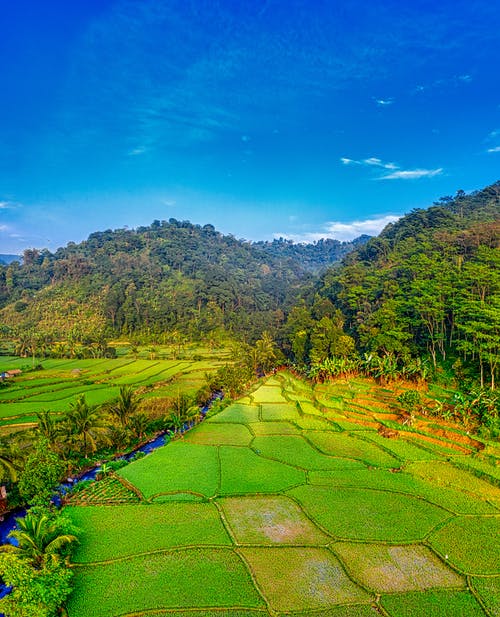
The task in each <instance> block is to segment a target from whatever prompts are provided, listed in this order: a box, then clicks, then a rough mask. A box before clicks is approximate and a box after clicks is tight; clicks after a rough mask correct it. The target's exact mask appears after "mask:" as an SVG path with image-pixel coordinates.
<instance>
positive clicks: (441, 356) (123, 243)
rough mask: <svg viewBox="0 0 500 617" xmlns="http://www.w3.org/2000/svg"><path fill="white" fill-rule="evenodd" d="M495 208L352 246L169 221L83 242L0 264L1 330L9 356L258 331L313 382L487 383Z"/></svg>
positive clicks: (493, 318) (495, 357)
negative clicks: (356, 374)
mask: <svg viewBox="0 0 500 617" xmlns="http://www.w3.org/2000/svg"><path fill="white" fill-rule="evenodd" d="M499 214H500V183H498V182H497V183H495V184H493V185H491V186H489V187H487V188H485V189H484V190H481V191H476V192H474V193H471V194H465V193H464V192H463V191H458V192H457V194H456V196H455V197H443V198H441V199H440V200H439V201H438V202H436V203H435V204H434V205H433V206H431V207H430V208H428V209H417V210H414V211H412V212H410V213H409V214H408V215H406V216H405V217H403V218H401V219H400V220H399V221H397V222H396V223H393V224H390V225H388V226H387V227H386V228H385V229H384V230H383V231H382V233H381V234H380V235H379V236H378V237H376V238H371V239H369V238H368V237H366V236H365V237H361V238H359V239H358V240H357V241H354V242H353V243H340V242H338V241H335V240H324V241H320V242H317V243H315V244H312V245H303V244H294V243H292V242H290V241H287V240H283V239H280V240H275V241H273V242H258V243H251V242H247V241H244V240H238V239H236V238H234V237H233V236H230V235H229V236H225V235H222V234H221V233H219V232H217V231H216V230H215V229H214V227H213V226H212V225H205V226H203V227H202V226H199V225H193V224H191V223H189V222H187V221H182V222H181V221H177V220H175V219H170V220H169V221H168V222H167V221H154V222H153V224H152V225H151V226H149V227H140V228H138V229H135V230H128V229H118V230H115V231H111V230H108V231H103V232H96V233H93V234H91V235H90V236H89V238H88V239H87V240H86V241H84V242H82V243H80V244H75V243H69V244H68V245H67V246H66V247H64V248H60V249H58V250H57V251H55V252H54V253H51V252H49V251H48V250H35V249H33V250H26V251H25V252H24V255H23V263H22V264H20V263H19V262H13V263H11V264H9V265H4V266H0V320H1V324H2V326H1V327H2V329H3V336H4V338H7V339H9V338H10V339H11V340H13V341H15V342H16V345H17V352H18V353H19V354H20V355H35V354H36V355H44V354H49V353H51V354H60V355H69V356H74V355H80V356H81V355H82V354H84V355H85V354H87V355H89V356H92V355H105V354H112V352H113V350H112V349H110V348H109V346H108V342H109V341H110V340H112V339H114V338H117V337H120V336H122V337H127V338H129V339H130V340H132V341H133V342H135V343H137V344H139V343H155V342H156V343H175V342H176V341H179V340H180V339H183V340H205V341H209V342H211V343H214V344H215V343H217V341H218V340H221V339H223V338H224V337H227V336H230V337H232V338H236V339H239V340H241V341H243V342H246V343H250V344H254V343H255V341H257V340H258V339H260V337H261V336H262V334H263V333H266V334H268V335H269V336H271V337H272V339H274V340H275V341H276V342H277V343H278V345H279V346H280V347H281V350H282V351H283V352H284V353H285V356H286V357H288V359H289V360H290V361H291V362H293V363H294V364H295V365H296V366H298V367H310V368H312V371H313V374H320V375H323V376H327V375H337V374H345V373H349V372H352V371H358V370H361V369H363V370H366V371H368V372H369V373H371V374H374V375H377V374H379V375H382V374H383V375H386V376H389V377H390V375H391V374H396V373H397V374H401V373H402V374H403V376H412V375H414V376H415V375H418V376H419V377H421V378H426V377H427V376H429V374H433V375H434V376H436V375H437V374H438V373H439V372H440V371H441V372H442V371H445V372H446V371H448V372H449V373H450V374H455V375H456V376H458V377H459V378H460V379H461V380H464V379H465V380H467V379H469V380H471V381H472V382H478V383H480V384H481V385H482V386H483V385H486V384H489V386H490V387H491V388H494V387H495V381H496V375H497V372H498V365H499V361H500V350H499V341H500V333H499V327H500V299H499V298H500V295H499V289H500V278H499V277H500V275H499V268H498V266H499V252H498V244H499V237H500V234H499V230H500V227H499V225H500V223H499V218H500V217H499ZM341 258H343V261H342V262H340V261H339V260H340V259H341ZM327 266H329V267H327ZM320 271H321V272H320ZM318 273H319V274H318Z"/></svg>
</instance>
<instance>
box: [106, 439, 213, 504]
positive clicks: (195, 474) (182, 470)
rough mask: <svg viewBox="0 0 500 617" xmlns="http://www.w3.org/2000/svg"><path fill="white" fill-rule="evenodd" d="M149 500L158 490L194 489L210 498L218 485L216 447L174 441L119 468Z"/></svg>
mask: <svg viewBox="0 0 500 617" xmlns="http://www.w3.org/2000/svg"><path fill="white" fill-rule="evenodd" d="M117 473H118V474H119V475H120V476H122V477H123V478H125V479H126V480H128V481H129V482H131V483H132V484H133V485H134V486H136V487H137V488H138V489H139V490H140V491H141V492H142V494H143V495H144V496H145V497H146V499H149V498H151V497H152V496H153V495H157V494H159V493H173V492H180V493H182V492H188V493H189V492H194V493H199V494H201V495H204V496H205V497H210V496H212V495H215V493H216V492H217V489H218V485H219V461H218V457H217V449H216V448H212V447H210V446H199V445H195V444H191V443H186V442H184V441H183V440H181V441H175V442H174V443H171V444H169V445H168V446H166V447H163V448H159V449H158V450H155V451H154V452H152V453H151V454H149V455H148V456H145V457H144V458H141V459H139V460H138V461H135V462H133V463H131V464H130V465H127V466H126V467H124V468H122V469H120V470H119V471H118V472H117Z"/></svg>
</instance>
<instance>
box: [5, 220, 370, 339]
mask: <svg viewBox="0 0 500 617" xmlns="http://www.w3.org/2000/svg"><path fill="white" fill-rule="evenodd" d="M361 241H362V240H361ZM355 246H356V245H355V244H352V243H340V242H336V241H325V242H320V243H317V244H315V245H309V246H305V245H295V244H293V243H289V242H286V243H283V242H280V241H276V242H272V243H257V244H252V243H250V242H247V241H244V240H237V239H236V238H234V237H233V236H230V235H229V236H225V235H222V234H221V233H219V232H217V231H216V230H215V229H214V227H213V226H212V225H205V226H203V227H200V226H199V225H193V224H191V223H189V222H187V221H182V222H181V221H177V220H175V219H170V220H169V221H168V222H167V221H161V222H160V221H154V222H153V224H152V225H151V226H149V227H140V228H138V229H135V230H125V229H118V230H115V231H111V230H107V231H104V232H96V233H93V234H91V235H90V236H89V238H88V239H87V240H86V241H84V242H82V243H80V244H74V243H69V244H68V245H67V246H66V247H64V248H60V249H58V250H57V251H55V253H51V252H49V251H48V250H42V251H38V250H35V249H33V250H27V251H25V253H24V262H23V264H22V265H19V264H18V263H14V264H11V265H10V266H8V267H0V306H1V307H3V310H2V311H1V317H2V322H3V323H4V324H5V325H6V326H9V327H11V328H12V327H13V328H16V327H18V328H22V329H23V330H26V329H30V328H36V329H38V331H39V332H43V333H44V334H46V335H47V337H48V338H49V339H52V340H60V339H67V338H69V337H73V338H75V337H76V338H77V339H79V340H81V339H91V340H96V339H99V338H103V337H106V336H119V335H122V334H125V335H127V336H130V335H135V336H137V337H144V338H146V339H148V338H149V339H151V338H154V337H158V336H159V335H160V334H163V333H165V332H172V331H176V332H180V333H182V335H185V336H190V337H195V338H196V337H206V336H208V335H209V334H210V332H215V331H218V330H221V329H225V330H227V331H230V332H231V333H233V334H235V335H237V336H240V337H243V338H246V339H248V340H252V339H255V338H258V336H259V335H260V333H261V332H262V331H263V330H265V329H268V330H271V331H273V330H274V329H275V328H276V327H277V325H279V323H280V322H281V321H282V319H283V315H284V312H286V311H287V310H288V309H289V308H290V307H291V305H292V304H293V302H294V301H295V300H296V298H297V296H298V293H299V291H300V290H302V289H303V288H304V286H307V285H308V284H309V283H310V281H311V280H312V279H311V274H310V271H312V270H316V269H318V268H320V267H323V266H325V265H328V264H331V263H332V262H335V261H338V260H339V259H340V258H341V257H342V256H344V255H345V254H346V253H347V252H348V251H349V250H352V249H353V248H354V247H355ZM306 254H307V259H305V255H306Z"/></svg>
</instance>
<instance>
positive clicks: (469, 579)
mask: <svg viewBox="0 0 500 617" xmlns="http://www.w3.org/2000/svg"><path fill="white" fill-rule="evenodd" d="M494 577H495V576H494ZM481 578H488V577H487V576H485V577H483V576H481ZM495 578H496V577H495ZM466 580H467V588H468V590H469V591H470V592H471V594H472V595H473V596H474V598H476V601H477V602H478V603H479V605H480V606H481V608H482V609H483V611H484V612H485V614H486V615H487V616H488V617H497V616H496V615H495V614H494V613H493V612H491V611H490V609H489V607H488V606H487V605H486V604H485V602H484V600H483V598H482V596H481V594H480V593H478V591H477V589H476V588H475V587H474V581H473V578H472V576H470V575H467V577H466ZM497 614H498V613H497Z"/></svg>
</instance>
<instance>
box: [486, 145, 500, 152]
mask: <svg viewBox="0 0 500 617" xmlns="http://www.w3.org/2000/svg"><path fill="white" fill-rule="evenodd" d="M486 152H500V146H495V147H494V148H488V150H486Z"/></svg>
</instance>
